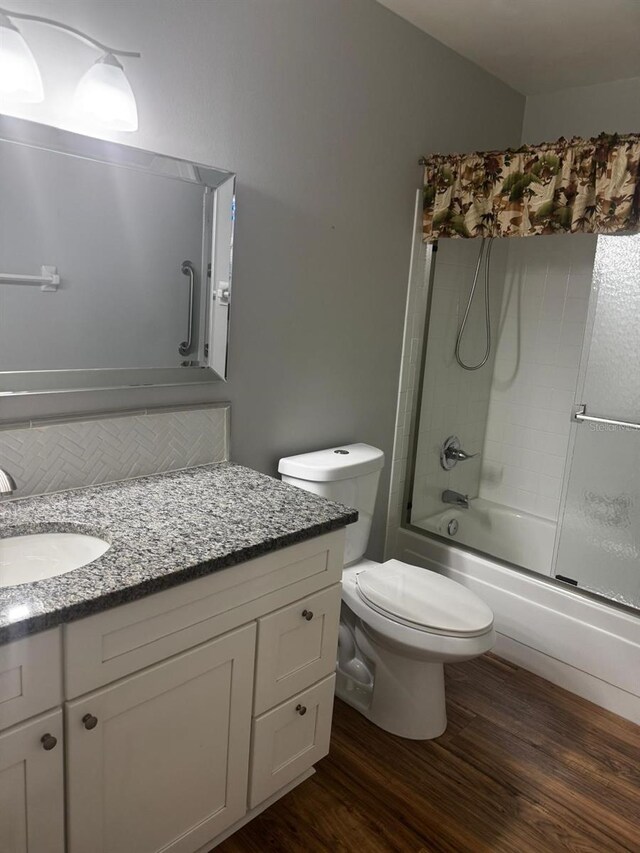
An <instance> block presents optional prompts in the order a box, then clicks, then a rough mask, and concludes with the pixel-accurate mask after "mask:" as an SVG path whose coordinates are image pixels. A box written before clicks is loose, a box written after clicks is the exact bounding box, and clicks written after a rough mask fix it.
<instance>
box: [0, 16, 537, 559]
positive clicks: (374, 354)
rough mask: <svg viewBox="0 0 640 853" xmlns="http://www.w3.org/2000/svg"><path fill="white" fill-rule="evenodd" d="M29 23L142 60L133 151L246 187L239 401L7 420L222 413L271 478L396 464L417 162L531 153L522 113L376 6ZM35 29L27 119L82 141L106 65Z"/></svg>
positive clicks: (168, 393) (58, 405)
mask: <svg viewBox="0 0 640 853" xmlns="http://www.w3.org/2000/svg"><path fill="white" fill-rule="evenodd" d="M20 9H21V10H23V11H26V12H32V13H36V14H38V13H39V14H43V15H48V16H55V17H58V18H60V19H62V20H64V21H66V22H68V23H70V24H73V25H75V26H77V27H80V28H84V29H87V30H89V31H90V32H92V33H93V34H95V35H96V37H98V38H100V39H102V40H103V41H106V42H111V43H114V44H116V45H118V46H122V47H124V48H129V49H133V50H140V51H141V52H142V54H143V58H142V60H140V61H138V62H135V61H130V62H129V63H128V64H127V73H128V75H129V77H130V79H131V82H132V85H133V87H134V89H135V92H136V96H137V99H138V106H139V111H140V131H139V132H138V133H137V134H133V135H132V134H128V135H126V137H125V136H124V135H123V137H122V138H123V141H125V142H127V143H128V144H134V145H139V146H141V147H143V148H149V149H152V150H156V151H160V152H163V153H167V154H172V155H175V156H178V157H184V158H186V159H191V160H196V161H200V162H204V163H211V164H212V165H218V166H222V167H226V168H228V169H230V170H232V171H235V172H237V173H238V176H239V190H238V222H237V232H236V241H235V250H236V255H235V265H234V302H233V306H232V313H231V340H230V367H229V381H228V383H227V384H226V385H223V384H220V385H217V386H215V387H213V388H210V389H200V391H195V390H194V389H192V388H183V389H173V390H167V389H165V390H153V389H145V390H135V391H129V392H109V393H102V394H98V393H91V394H85V395H76V394H72V395H61V396H59V397H56V398H53V397H39V398H32V399H14V400H7V399H0V409H1V411H0V419H4V420H9V419H16V418H18V419H19V418H25V417H28V416H42V415H45V414H51V415H53V414H61V413H65V412H69V411H80V410H88V409H95V408H104V407H115V406H117V407H134V406H136V407H137V406H141V405H145V406H147V405H152V404H153V403H167V402H185V401H188V400H212V399H214V400H215V399H219V400H223V399H228V400H230V401H231V402H232V405H233V409H232V428H231V437H232V440H231V456H232V458H233V459H235V460H237V461H238V462H242V463H244V464H247V465H250V466H252V467H254V468H257V469H258V470H261V471H266V472H274V471H275V467H276V462H277V460H278V458H279V457H280V456H281V455H283V454H289V453H293V452H302V451H305V450H310V449H313V448H317V447H322V446H329V445H331V444H339V443H343V442H349V441H365V442H369V443H371V444H374V445H377V446H379V447H381V448H383V449H384V451H385V452H386V453H387V458H388V460H389V461H390V459H389V458H390V455H391V450H392V441H393V427H394V417H395V401H396V393H397V385H398V374H399V367H400V355H401V345H402V327H403V315H404V304H405V293H406V284H407V275H408V267H409V252H410V245H411V226H412V214H413V203H414V191H415V187H416V185H417V182H418V181H419V179H420V174H419V170H418V168H417V165H416V163H417V159H418V157H419V156H420V154H422V153H423V152H428V151H464V150H469V149H483V148H502V147H505V146H507V145H514V144H517V143H518V141H519V139H520V133H521V126H522V116H523V110H524V98H523V97H522V96H521V95H520V94H518V93H516V92H514V91H513V90H511V89H509V88H508V87H507V86H505V85H504V84H502V83H500V82H499V81H498V80H496V79H495V78H493V77H491V76H490V75H488V74H486V73H485V72H483V71H481V70H480V69H479V68H478V67H477V66H475V65H473V64H472V63H471V62H469V61H467V60H465V59H463V58H461V57H460V56H458V55H457V54H455V53H453V52H452V51H451V50H449V49H448V48H445V47H444V46H443V45H441V44H440V43H438V42H436V41H435V40H433V39H432V38H430V37H429V36H427V35H425V34H424V33H422V32H421V31H419V30H418V29H416V28H414V27H412V26H411V25H410V24H408V23H407V22H406V21H403V20H402V19H400V18H398V17H397V16H395V15H394V14H393V13H391V12H389V11H388V10H386V9H385V8H383V7H382V6H380V5H379V4H378V3H376V2H374V0H215V2H213V0H128V2H126V3H124V2H118V3H111V2H105V0H84V2H83V3H78V2H77V0H46V2H45V0H23V2H21V3H20ZM24 32H25V34H27V36H28V38H29V41H30V44H32V46H33V48H34V51H35V52H36V54H37V56H38V60H39V62H40V65H41V69H42V71H43V77H44V80H45V85H46V86H47V88H48V90H49V98H48V100H47V102H46V103H45V104H43V105H41V106H32V107H30V108H27V107H25V108H23V109H22V110H20V111H16V112H15V114H18V115H22V116H23V117H25V118H32V119H34V120H36V121H43V122H47V123H51V124H57V125H59V126H64V127H68V128H70V129H75V130H81V128H79V127H78V125H77V124H74V123H73V122H72V121H71V120H68V119H67V118H66V116H67V115H68V100H69V98H70V96H71V93H72V91H73V87H74V86H75V82H76V80H77V79H78V77H79V76H80V75H81V74H82V73H83V71H84V70H85V68H86V67H87V65H88V63H90V62H91V61H92V60H93V58H94V53H93V52H92V51H91V50H90V49H89V48H86V47H84V46H83V45H82V44H80V43H78V44H76V43H75V42H70V41H69V37H65V36H64V35H63V34H58V33H56V32H50V31H48V30H45V29H44V28H37V27H36V26H34V25H32V26H31V27H28V25H25V26H24ZM96 135H100V134H96ZM112 138H115V136H114V137H112ZM389 468H390V464H388V465H387V468H386V471H385V476H384V477H383V479H382V483H381V495H380V499H379V502H378V510H377V519H376V521H377V523H376V524H375V525H374V538H373V542H372V548H371V554H372V555H373V556H378V555H380V553H381V541H382V535H383V523H382V522H383V517H384V508H385V506H386V499H387V490H388V475H389Z"/></svg>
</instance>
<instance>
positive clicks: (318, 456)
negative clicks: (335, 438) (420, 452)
mask: <svg viewBox="0 0 640 853" xmlns="http://www.w3.org/2000/svg"><path fill="white" fill-rule="evenodd" d="M383 465H384V453H383V452H382V450H378V448H377V447H371V445H369V444H345V445H342V446H341V447H330V448H328V449H327V450H316V451H314V452H312V453H301V454H299V455H298V456H287V457H285V458H284V459H281V460H280V463H279V465H278V471H279V472H280V474H281V475H282V481H283V482H284V483H289V484H290V485H292V486H298V488H300V489H305V491H307V492H313V493H314V494H316V495H320V496H321V497H323V498H328V499H329V500H331V501H338V503H342V504H346V505H347V506H351V507H354V508H355V509H357V510H358V514H359V517H358V521H357V522H356V523H355V524H350V525H348V527H347V539H346V544H345V552H344V564H345V566H349V565H351V564H352V563H356V562H357V561H358V560H360V559H361V558H362V557H363V556H364V554H365V551H366V550H367V544H368V542H369V534H370V532H371V520H372V518H373V510H374V507H375V503H376V495H377V493H378V481H379V479H380V471H381V470H382V466H383Z"/></svg>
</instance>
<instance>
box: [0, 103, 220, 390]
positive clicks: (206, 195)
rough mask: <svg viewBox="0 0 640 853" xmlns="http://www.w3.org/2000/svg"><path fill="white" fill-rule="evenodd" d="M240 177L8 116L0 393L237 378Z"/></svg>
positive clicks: (3, 144) (1, 137) (3, 140)
mask: <svg viewBox="0 0 640 853" xmlns="http://www.w3.org/2000/svg"><path fill="white" fill-rule="evenodd" d="M234 218H235V176H234V175H233V174H232V173H231V172H227V171H224V170H221V169H215V168H211V167H209V166H202V165H200V164H198V163H190V162H187V161H185V160H177V159H173V158H171V157H167V156H164V155H159V154H153V153H151V152H148V151H141V150H139V149H136V148H130V147H128V146H124V145H119V144H117V143H111V142H104V141H101V140H97V139H93V138H90V137H86V136H80V135H78V134H75V133H69V132H67V131H62V130H57V129H55V128H52V127H47V126H45V125H40V124H35V123H33V122H29V121H23V120H20V119H13V118H9V117H5V116H0V394H5V395H6V394H24V393H34V392H46V391H69V390H81V389H96V388H115V387H130V386H136V385H171V384H183V383H188V382H207V381H215V380H216V379H224V378H225V377H226V373H227V329H228V315H229V302H230V297H231V272H232V269H231V267H232V252H233V225H234Z"/></svg>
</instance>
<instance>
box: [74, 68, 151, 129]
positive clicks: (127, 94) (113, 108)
mask: <svg viewBox="0 0 640 853" xmlns="http://www.w3.org/2000/svg"><path fill="white" fill-rule="evenodd" d="M75 109H76V112H77V114H78V115H80V116H82V117H83V118H88V119H90V120H91V121H94V122H97V123H98V124H101V125H102V126H103V127H106V128H108V129H109V130H124V131H134V130H137V129H138V108H137V106H136V99H135V97H134V95H133V90H132V88H131V84H130V83H129V81H128V80H127V77H126V75H125V73H124V69H123V68H122V65H120V63H119V62H118V60H117V59H116V58H115V56H113V55H112V54H111V53H108V54H106V55H105V56H103V57H102V58H101V59H99V60H98V61H97V62H96V63H95V64H94V65H92V66H91V68H90V69H89V70H88V71H87V73H86V74H85V75H84V76H83V77H82V78H81V80H80V82H79V83H78V86H77V88H76V93H75Z"/></svg>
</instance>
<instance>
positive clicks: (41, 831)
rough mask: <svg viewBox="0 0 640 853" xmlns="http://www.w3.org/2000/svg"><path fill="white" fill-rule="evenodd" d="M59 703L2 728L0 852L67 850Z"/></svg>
mask: <svg viewBox="0 0 640 853" xmlns="http://www.w3.org/2000/svg"><path fill="white" fill-rule="evenodd" d="M63 756H64V743H63V739H62V711H61V710H60V709H58V710H56V711H52V712H51V713H48V714H43V715H42V716H39V717H36V718H35V719H34V720H31V721H29V722H28V723H23V724H22V725H18V726H13V727H12V728H10V729H7V730H6V731H4V732H2V733H0V853H33V851H35V853H64V850H65V839H64V760H63Z"/></svg>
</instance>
